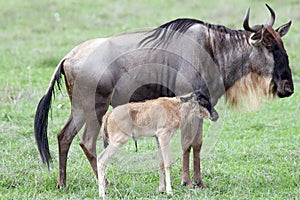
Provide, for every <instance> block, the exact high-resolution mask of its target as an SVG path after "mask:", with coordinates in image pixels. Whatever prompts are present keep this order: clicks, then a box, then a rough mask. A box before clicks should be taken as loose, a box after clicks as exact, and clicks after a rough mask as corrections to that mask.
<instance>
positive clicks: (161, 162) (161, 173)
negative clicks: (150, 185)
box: [156, 137, 166, 192]
mask: <svg viewBox="0 0 300 200" xmlns="http://www.w3.org/2000/svg"><path fill="white" fill-rule="evenodd" d="M156 141H157V150H158V162H159V188H158V191H159V192H165V191H166V188H165V180H164V168H165V167H164V160H163V157H162V152H161V148H160V144H159V141H158V138H157V137H156Z"/></svg>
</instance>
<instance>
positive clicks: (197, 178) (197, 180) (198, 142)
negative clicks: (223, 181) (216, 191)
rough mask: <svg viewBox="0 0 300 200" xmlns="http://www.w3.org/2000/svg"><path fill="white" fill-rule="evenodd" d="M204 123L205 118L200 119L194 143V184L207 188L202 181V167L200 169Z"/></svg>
mask: <svg viewBox="0 0 300 200" xmlns="http://www.w3.org/2000/svg"><path fill="white" fill-rule="evenodd" d="M202 125H203V120H200V123H199V126H198V131H197V134H196V136H195V138H194V141H193V143H192V148H193V156H194V184H195V185H196V186H199V187H200V188H206V186H205V184H204V183H203V182H202V178H201V169H200V151H201V147H202Z"/></svg>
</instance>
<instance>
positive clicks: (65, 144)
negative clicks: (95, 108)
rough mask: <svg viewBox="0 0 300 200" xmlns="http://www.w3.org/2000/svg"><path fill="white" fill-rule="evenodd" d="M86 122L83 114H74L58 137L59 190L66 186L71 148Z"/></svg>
mask: <svg viewBox="0 0 300 200" xmlns="http://www.w3.org/2000/svg"><path fill="white" fill-rule="evenodd" d="M84 122H85V120H84V116H83V114H82V113H76V115H75V113H74V112H72V114H71V115H70V117H69V119H68V121H67V123H66V124H65V126H64V128H63V129H62V130H61V131H60V133H59V134H58V135H57V139H58V149H59V161H58V165H59V171H58V183H57V188H62V187H65V186H66V166H67V157H68V152H69V148H70V145H71V143H72V140H73V138H74V137H75V135H76V134H77V133H78V131H79V130H80V129H81V128H82V126H83V124H84Z"/></svg>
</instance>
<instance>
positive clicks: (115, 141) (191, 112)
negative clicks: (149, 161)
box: [97, 91, 218, 197]
mask: <svg viewBox="0 0 300 200" xmlns="http://www.w3.org/2000/svg"><path fill="white" fill-rule="evenodd" d="M190 116H193V117H198V118H201V119H204V118H205V119H207V118H210V119H211V120H217V117H218V115H217V112H216V111H215V110H214V108H213V107H212V106H211V103H210V101H209V100H208V98H207V97H206V96H205V95H204V94H202V93H201V92H200V91H196V92H193V93H191V94H189V95H186V96H180V97H173V98H167V97H162V98H158V99H155V100H149V101H146V102H143V103H128V104H125V105H121V106H118V107H116V108H114V109H113V110H111V111H110V112H108V113H107V114H106V115H105V116H104V117H103V142H104V147H105V149H104V150H103V151H102V152H101V153H100V154H99V155H98V157H97V166H98V181H99V182H98V183H99V194H100V196H101V197H104V196H105V182H106V180H105V168H106V164H107V163H108V160H109V158H110V157H112V156H113V155H114V154H115V153H116V152H117V151H118V150H119V149H120V148H121V147H122V146H123V145H124V144H126V143H127V141H128V140H130V139H131V138H134V139H137V138H139V137H152V136H154V137H156V139H157V143H158V147H159V150H158V152H159V191H160V192H164V191H165V190H166V191H167V193H168V194H172V188H171V182H170V168H171V158H170V147H169V144H170V139H171V136H172V135H173V134H174V133H175V131H176V130H177V129H179V128H180V127H181V126H183V125H184V124H186V123H188V120H186V119H187V118H189V117H190ZM164 170H165V178H166V188H165V184H164Z"/></svg>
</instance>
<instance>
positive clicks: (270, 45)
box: [264, 44, 273, 50]
mask: <svg viewBox="0 0 300 200" xmlns="http://www.w3.org/2000/svg"><path fill="white" fill-rule="evenodd" d="M264 46H265V47H266V48H267V49H268V50H272V49H273V45H272V44H264Z"/></svg>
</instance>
